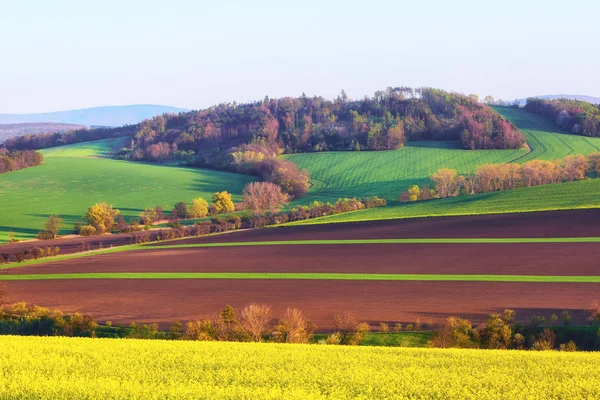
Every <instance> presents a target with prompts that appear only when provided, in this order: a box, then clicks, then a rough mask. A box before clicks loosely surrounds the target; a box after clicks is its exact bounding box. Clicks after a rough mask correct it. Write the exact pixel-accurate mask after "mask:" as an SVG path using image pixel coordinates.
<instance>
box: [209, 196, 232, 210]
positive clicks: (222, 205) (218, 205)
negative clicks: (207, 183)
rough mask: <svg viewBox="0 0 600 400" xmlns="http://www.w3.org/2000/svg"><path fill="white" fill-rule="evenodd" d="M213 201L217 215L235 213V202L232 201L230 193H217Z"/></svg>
mask: <svg viewBox="0 0 600 400" xmlns="http://www.w3.org/2000/svg"><path fill="white" fill-rule="evenodd" d="M212 201H213V205H214V206H215V210H216V212H217V214H223V213H228V212H232V211H235V205H234V204H233V201H231V194H229V193H228V192H217V193H215V194H214V195H213V198H212Z"/></svg>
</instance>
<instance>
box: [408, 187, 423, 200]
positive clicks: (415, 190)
mask: <svg viewBox="0 0 600 400" xmlns="http://www.w3.org/2000/svg"><path fill="white" fill-rule="evenodd" d="M420 198H421V189H419V186H417V185H411V186H410V187H409V188H408V200H409V201H411V202H412V201H417V200H419V199H420Z"/></svg>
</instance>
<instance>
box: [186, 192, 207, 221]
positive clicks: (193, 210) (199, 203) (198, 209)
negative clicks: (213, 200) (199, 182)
mask: <svg viewBox="0 0 600 400" xmlns="http://www.w3.org/2000/svg"><path fill="white" fill-rule="evenodd" d="M207 214H208V202H207V201H206V200H204V199H203V198H202V197H198V198H197V199H194V200H192V204H191V205H190V207H189V208H188V216H189V217H190V218H204V217H206V215H207Z"/></svg>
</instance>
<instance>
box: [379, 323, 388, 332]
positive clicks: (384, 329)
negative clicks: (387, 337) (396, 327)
mask: <svg viewBox="0 0 600 400" xmlns="http://www.w3.org/2000/svg"><path fill="white" fill-rule="evenodd" d="M389 331H390V326H389V325H388V324H386V323H385V322H380V323H379V333H388V332H389Z"/></svg>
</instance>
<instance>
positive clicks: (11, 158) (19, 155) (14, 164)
mask: <svg viewBox="0 0 600 400" xmlns="http://www.w3.org/2000/svg"><path fill="white" fill-rule="evenodd" d="M43 162H44V156H43V155H42V153H40V152H39V151H34V150H7V149H5V148H0V174H3V173H5V172H10V171H16V170H19V169H24V168H29V167H35V166H36V165H42V163H43Z"/></svg>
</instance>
